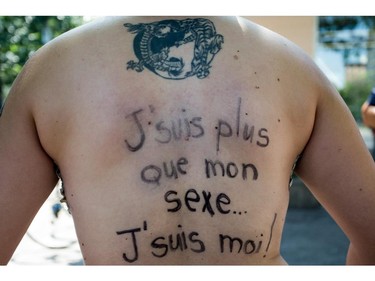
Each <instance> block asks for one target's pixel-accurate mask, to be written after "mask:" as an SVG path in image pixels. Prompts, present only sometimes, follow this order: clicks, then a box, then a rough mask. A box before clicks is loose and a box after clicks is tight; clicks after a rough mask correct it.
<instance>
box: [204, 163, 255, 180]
mask: <svg viewBox="0 0 375 281" xmlns="http://www.w3.org/2000/svg"><path fill="white" fill-rule="evenodd" d="M204 163H205V172H206V178H208V179H209V178H211V177H216V176H217V175H221V176H222V177H225V176H227V177H229V178H235V177H237V176H238V174H239V172H240V170H239V168H238V166H237V164H235V163H234V162H229V163H228V164H226V165H225V164H224V163H223V162H222V161H220V160H215V161H213V160H210V159H204ZM249 168H250V170H251V172H252V175H253V177H252V180H254V181H255V180H257V179H258V169H257V168H256V167H255V165H254V164H252V163H242V165H241V166H240V169H241V173H240V175H241V177H242V179H243V180H247V174H248V169H249Z"/></svg>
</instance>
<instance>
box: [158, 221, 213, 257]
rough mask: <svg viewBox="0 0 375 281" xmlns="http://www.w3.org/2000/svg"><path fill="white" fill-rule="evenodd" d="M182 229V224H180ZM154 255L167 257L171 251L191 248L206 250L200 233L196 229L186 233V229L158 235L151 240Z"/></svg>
mask: <svg viewBox="0 0 375 281" xmlns="http://www.w3.org/2000/svg"><path fill="white" fill-rule="evenodd" d="M178 228H179V229H182V226H181V225H178ZM151 247H152V249H153V250H152V252H151V253H152V255H153V256H154V257H157V258H163V257H165V256H166V255H167V254H168V253H169V252H170V251H171V252H175V251H181V252H184V251H186V250H191V251H192V252H195V253H202V252H204V251H205V250H206V247H205V244H204V242H203V241H202V240H201V239H199V233H198V232H196V231H192V232H190V233H189V234H188V235H186V233H185V231H179V232H177V233H175V234H169V235H167V236H158V237H156V238H155V239H153V240H152V242H151Z"/></svg>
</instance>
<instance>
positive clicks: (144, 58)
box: [124, 18, 224, 80]
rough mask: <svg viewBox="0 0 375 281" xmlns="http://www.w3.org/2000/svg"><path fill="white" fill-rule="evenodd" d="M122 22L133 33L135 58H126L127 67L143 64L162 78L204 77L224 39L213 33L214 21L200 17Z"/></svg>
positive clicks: (139, 69) (140, 69)
mask: <svg viewBox="0 0 375 281" xmlns="http://www.w3.org/2000/svg"><path fill="white" fill-rule="evenodd" d="M124 26H125V27H126V28H127V29H128V31H129V32H131V33H133V34H136V36H135V38H134V42H133V48H134V53H135V55H136V57H137V58H138V60H139V61H138V62H136V61H134V60H130V61H128V62H127V69H132V70H135V71H137V72H142V71H143V70H144V68H147V69H149V70H150V71H152V72H154V73H155V74H157V75H158V76H161V77H163V78H166V79H172V80H180V79H185V78H187V77H191V76H196V77H197V78H199V79H203V78H206V77H207V76H208V75H209V74H210V71H209V69H210V68H211V65H210V64H211V62H212V60H213V59H214V57H215V55H216V54H217V53H218V52H219V51H220V50H221V45H222V44H223V43H224V37H223V35H220V34H217V33H216V29H215V26H214V24H213V23H212V22H211V21H210V20H208V19H204V18H197V19H190V18H188V19H184V20H162V21H157V22H152V23H139V24H131V23H125V24H124Z"/></svg>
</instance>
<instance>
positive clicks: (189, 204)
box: [164, 188, 231, 217]
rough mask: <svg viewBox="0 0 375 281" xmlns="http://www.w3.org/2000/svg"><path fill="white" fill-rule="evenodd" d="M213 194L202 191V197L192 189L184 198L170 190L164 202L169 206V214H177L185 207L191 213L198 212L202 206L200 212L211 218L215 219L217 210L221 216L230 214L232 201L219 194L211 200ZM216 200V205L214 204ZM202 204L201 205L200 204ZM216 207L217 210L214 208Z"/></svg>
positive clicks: (226, 196) (223, 194)
mask: <svg viewBox="0 0 375 281" xmlns="http://www.w3.org/2000/svg"><path fill="white" fill-rule="evenodd" d="M211 197H212V194H211V192H209V191H205V190H202V191H201V195H200V194H199V193H198V191H196V190H195V189H194V188H191V189H189V190H187V191H186V193H185V195H184V196H182V198H180V197H179V194H178V192H177V191H174V190H169V191H167V192H166V193H165V195H164V200H165V202H167V203H168V204H169V205H168V206H169V208H168V209H167V211H168V212H171V213H176V212H178V211H179V210H180V209H181V208H182V207H183V206H185V207H186V208H187V210H189V211H190V212H197V211H199V209H197V207H198V206H202V208H201V209H200V212H202V213H206V212H207V213H208V214H209V215H210V216H211V217H213V216H214V215H215V214H216V212H215V210H217V211H218V212H219V213H220V214H224V215H225V214H229V213H230V209H229V208H228V207H229V205H230V203H231V200H230V198H229V197H228V195H226V194H225V193H219V194H218V195H217V196H216V198H214V199H211ZM213 200H214V202H215V204H214V205H213V204H212V201H213ZM199 203H200V204H199ZM214 207H216V208H214Z"/></svg>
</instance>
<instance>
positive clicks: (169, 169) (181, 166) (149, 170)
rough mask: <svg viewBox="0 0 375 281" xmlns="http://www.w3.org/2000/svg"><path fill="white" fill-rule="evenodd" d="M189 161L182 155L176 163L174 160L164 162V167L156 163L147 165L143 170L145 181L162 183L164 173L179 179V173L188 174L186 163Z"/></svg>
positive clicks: (142, 176)
mask: <svg viewBox="0 0 375 281" xmlns="http://www.w3.org/2000/svg"><path fill="white" fill-rule="evenodd" d="M188 164H189V162H188V160H187V159H186V158H185V157H180V158H179V159H178V160H177V162H176V164H175V162H174V161H173V160H171V161H169V163H168V162H166V161H164V162H163V163H162V168H160V167H159V166H156V165H147V166H146V167H144V168H143V169H142V170H141V179H142V181H143V182H146V183H150V184H156V185H160V179H161V178H162V176H163V175H164V176H165V177H166V178H169V179H171V178H173V179H178V177H179V175H186V173H187V171H186V165H188Z"/></svg>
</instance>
